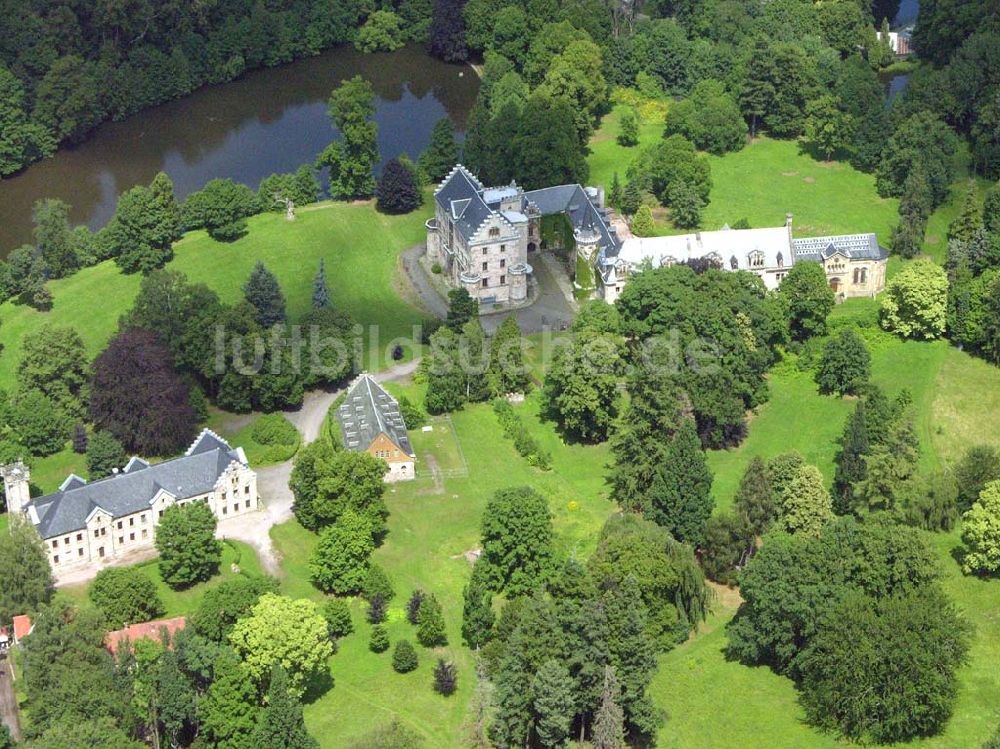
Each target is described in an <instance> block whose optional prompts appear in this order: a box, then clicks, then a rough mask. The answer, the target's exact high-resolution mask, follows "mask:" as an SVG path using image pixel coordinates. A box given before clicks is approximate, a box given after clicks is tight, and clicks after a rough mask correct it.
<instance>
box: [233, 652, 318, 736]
mask: <svg viewBox="0 0 1000 749" xmlns="http://www.w3.org/2000/svg"><path fill="white" fill-rule="evenodd" d="M269 669H270V675H271V680H270V682H271V683H270V686H269V687H268V690H267V707H265V708H264V712H263V714H262V715H261V716H260V720H259V721H258V722H257V727H256V728H255V729H254V732H253V734H252V735H251V736H250V741H249V743H248V744H247V749H318V748H319V743H317V741H316V739H314V738H313V737H312V736H310V735H309V733H308V731H306V723H305V720H304V719H303V717H302V703H301V702H299V692H298V690H297V689H296V686H295V683H294V679H292V678H290V677H289V676H288V674H287V673H286V670H285V668H284V667H283V665H282V664H280V663H276V664H275V665H274V666H273V667H269Z"/></svg>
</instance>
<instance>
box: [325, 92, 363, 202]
mask: <svg viewBox="0 0 1000 749" xmlns="http://www.w3.org/2000/svg"><path fill="white" fill-rule="evenodd" d="M329 105H330V107H329V112H330V118H331V119H332V120H333V124H334V126H335V127H336V128H337V130H339V131H340V136H341V140H340V141H337V142H334V143H331V144H330V145H329V146H327V147H326V149H325V150H324V151H323V153H321V154H320V156H319V159H318V160H317V166H319V167H324V166H326V167H329V169H330V191H331V192H332V193H333V194H334V195H335V196H336V197H338V198H341V199H354V198H368V197H370V196H371V195H372V193H373V192H374V190H375V178H374V176H373V173H372V172H373V169H374V168H375V164H376V162H377V161H378V143H377V142H376V135H377V133H378V125H376V124H375V122H373V121H372V119H371V118H372V117H373V116H374V114H375V92H374V90H373V89H372V86H371V84H370V83H368V82H367V81H365V80H364V79H363V78H361V76H359V75H356V76H354V77H353V78H351V79H350V80H347V81H342V82H341V84H340V86H339V87H338V88H335V89H334V90H333V92H332V93H331V94H330V102H329Z"/></svg>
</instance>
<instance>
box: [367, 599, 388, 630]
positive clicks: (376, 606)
mask: <svg viewBox="0 0 1000 749" xmlns="http://www.w3.org/2000/svg"><path fill="white" fill-rule="evenodd" d="M385 615H386V605H385V599H384V598H382V596H372V597H371V598H369V599H368V613H367V614H366V616H367V619H368V623H369V624H381V623H382V622H384V621H385Z"/></svg>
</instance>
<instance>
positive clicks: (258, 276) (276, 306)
mask: <svg viewBox="0 0 1000 749" xmlns="http://www.w3.org/2000/svg"><path fill="white" fill-rule="evenodd" d="M243 296H244V297H245V298H246V300H247V301H248V302H250V304H251V305H253V308H254V309H255V310H256V315H255V317H256V319H257V324H258V325H260V326H261V327H262V328H270V327H271V326H272V325H277V324H278V323H282V322H284V321H285V295H284V294H282V293H281V286H279V285H278V279H277V278H275V276H274V274H273V273H271V271H269V270H268V269H267V267H266V266H265V265H264V263H262V262H261V261H260V260H258V261H257V264H256V265H254V267H253V270H252V271H251V272H250V278H248V279H247V282H246V284H245V285H244V286H243Z"/></svg>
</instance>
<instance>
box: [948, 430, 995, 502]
mask: <svg viewBox="0 0 1000 749" xmlns="http://www.w3.org/2000/svg"><path fill="white" fill-rule="evenodd" d="M954 474H955V483H956V484H957V485H958V498H957V502H958V507H959V509H960V510H962V511H963V512H964V511H965V510H968V509H969V508H970V507H972V505H973V504H974V503H975V501H976V500H977V499H978V498H979V493H980V492H981V491H982V490H983V489H984V488H986V484H988V483H989V482H991V481H996V480H998V479H1000V450H998V449H997V448H995V447H993V446H992V445H974V446H973V447H970V448H969V449H968V450H966V451H965V454H964V455H963V456H962V459H961V460H960V461H959V462H958V465H956V466H955V468H954Z"/></svg>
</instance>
